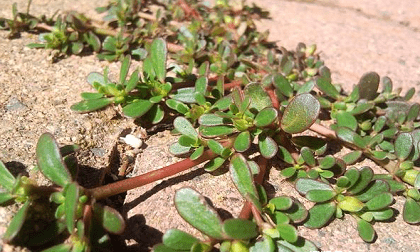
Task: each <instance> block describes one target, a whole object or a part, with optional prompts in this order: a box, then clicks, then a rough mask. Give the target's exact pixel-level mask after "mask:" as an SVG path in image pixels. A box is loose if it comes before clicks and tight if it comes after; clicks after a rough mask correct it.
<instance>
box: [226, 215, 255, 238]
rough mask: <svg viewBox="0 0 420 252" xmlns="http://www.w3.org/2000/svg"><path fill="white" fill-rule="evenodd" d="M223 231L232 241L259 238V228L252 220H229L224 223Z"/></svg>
mask: <svg viewBox="0 0 420 252" xmlns="http://www.w3.org/2000/svg"><path fill="white" fill-rule="evenodd" d="M223 231H224V233H225V234H226V235H227V236H229V238H231V239H235V240H248V239H252V238H255V237H257V236H258V234H259V232H258V226H257V224H255V223H254V222H252V221H250V220H244V219H228V220H226V221H225V222H224V223H223Z"/></svg>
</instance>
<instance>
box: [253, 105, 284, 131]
mask: <svg viewBox="0 0 420 252" xmlns="http://www.w3.org/2000/svg"><path fill="white" fill-rule="evenodd" d="M277 115H278V112H277V110H276V109H275V108H272V107H270V108H265V109H263V110H261V111H260V112H259V113H258V114H257V116H256V117H255V119H254V123H255V126H257V127H266V126H268V125H270V124H272V123H273V122H274V120H276V118H277Z"/></svg>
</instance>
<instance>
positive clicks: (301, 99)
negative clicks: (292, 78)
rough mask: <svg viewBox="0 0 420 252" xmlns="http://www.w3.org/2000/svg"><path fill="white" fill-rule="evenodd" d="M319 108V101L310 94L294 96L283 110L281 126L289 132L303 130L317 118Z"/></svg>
mask: <svg viewBox="0 0 420 252" xmlns="http://www.w3.org/2000/svg"><path fill="white" fill-rule="evenodd" d="M319 110H320V105H319V102H318V100H317V99H315V98H314V97H313V96H312V95H310V94H301V95H298V96H295V98H293V100H291V101H290V102H289V105H288V106H287V107H286V110H285V111H284V114H283V117H282V119H281V128H282V129H283V130H284V131H286V132H287V133H290V134H294V133H300V132H303V131H305V130H306V129H308V128H309V127H310V126H311V125H312V124H313V123H314V122H315V120H316V119H317V118H318V114H319Z"/></svg>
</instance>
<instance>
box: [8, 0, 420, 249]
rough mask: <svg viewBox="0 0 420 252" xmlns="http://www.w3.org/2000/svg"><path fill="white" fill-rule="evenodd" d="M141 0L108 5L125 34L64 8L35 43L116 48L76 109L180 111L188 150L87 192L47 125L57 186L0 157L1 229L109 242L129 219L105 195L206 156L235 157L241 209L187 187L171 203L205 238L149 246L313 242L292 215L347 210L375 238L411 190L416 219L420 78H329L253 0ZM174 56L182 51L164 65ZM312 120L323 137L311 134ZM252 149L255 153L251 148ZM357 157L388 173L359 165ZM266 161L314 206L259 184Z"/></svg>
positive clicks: (43, 143)
mask: <svg viewBox="0 0 420 252" xmlns="http://www.w3.org/2000/svg"><path fill="white" fill-rule="evenodd" d="M143 7H144V5H143V3H142V2H141V1H136V0H130V1H120V0H117V1H113V2H111V3H110V4H109V5H108V6H106V7H104V8H102V9H100V11H108V15H107V17H106V18H107V19H108V20H109V21H110V22H109V24H110V27H112V25H113V24H115V23H116V24H117V27H118V29H119V30H118V31H115V30H112V29H108V30H105V31H104V30H100V29H99V28H97V27H95V26H92V25H90V23H89V22H88V20H86V19H84V18H83V16H82V15H80V14H76V13H72V14H71V15H68V16H67V18H66V19H62V18H61V17H58V18H57V20H56V21H55V26H56V28H54V29H51V33H48V34H47V35H43V36H44V37H45V36H46V38H48V40H47V39H46V42H47V43H46V44H43V45H40V46H41V47H48V46H50V45H52V44H53V42H54V43H56V44H54V47H51V48H55V49H60V50H61V51H62V52H63V53H69V52H70V51H69V48H71V49H72V50H73V48H75V49H77V50H76V51H74V52H73V51H72V53H75V52H77V51H78V50H80V48H82V50H83V49H84V48H86V47H85V45H86V43H88V44H89V43H90V44H89V45H90V46H91V47H92V48H93V49H94V50H95V51H98V52H99V51H100V50H102V49H103V50H104V51H100V52H101V53H100V55H102V56H100V58H102V59H107V60H118V59H120V60H121V61H122V64H121V70H120V76H119V80H118V81H117V82H113V81H111V80H109V79H108V70H107V69H105V70H104V74H100V73H91V74H89V75H88V77H87V81H88V82H89V83H90V84H91V85H92V86H93V88H95V89H96V91H97V93H82V98H83V101H81V102H79V103H76V104H75V105H73V106H72V109H73V110H75V111H78V112H91V111H94V110H97V109H101V108H104V107H106V106H109V105H111V104H117V105H121V106H122V113H123V114H124V115H126V116H128V117H133V118H139V117H141V120H137V121H138V122H141V121H142V120H148V121H150V122H152V123H154V124H157V123H159V122H161V121H162V120H163V118H164V117H165V115H166V116H167V118H168V119H173V126H174V131H173V132H174V133H177V134H179V135H180V137H179V139H178V141H177V142H176V143H174V144H173V145H172V146H171V147H170V151H171V153H173V154H174V155H183V156H185V155H188V156H189V157H188V158H186V159H185V160H183V161H181V162H178V163H175V164H172V165H169V166H167V167H163V168H160V169H157V170H155V171H152V172H149V173H146V174H142V175H139V176H137V177H132V178H128V179H125V180H122V181H118V182H115V183H111V184H108V185H103V186H100V187H97V188H91V189H86V188H84V187H83V186H82V185H79V184H77V182H75V178H76V176H77V162H76V160H75V159H74V157H73V156H72V155H71V154H70V153H71V152H72V151H74V150H76V149H77V148H76V147H75V146H67V147H63V148H61V149H60V148H59V146H58V144H57V143H56V142H55V140H54V138H53V136H52V135H50V134H48V133H46V134H44V135H42V136H41V137H40V140H39V142H38V144H37V150H36V154H37V164H38V168H39V170H40V171H41V172H42V173H43V174H44V175H45V176H46V177H47V178H48V179H49V180H50V181H51V182H52V183H54V185H53V186H37V185H36V182H35V181H32V180H31V179H28V178H25V177H19V176H18V177H17V178H15V177H14V176H13V175H11V174H10V172H9V171H8V170H7V168H6V167H5V166H4V165H3V164H2V163H0V172H1V179H0V184H1V185H2V187H3V188H4V189H5V190H4V191H2V192H1V194H0V200H1V201H0V202H1V203H3V204H9V203H11V202H13V201H16V202H19V203H22V204H23V205H22V207H21V209H20V210H19V211H18V212H17V214H16V215H15V217H14V218H13V220H12V221H11V223H10V225H9V228H8V229H7V231H6V234H5V236H4V239H5V241H6V242H11V243H17V244H24V245H26V246H28V247H30V248H37V249H38V248H45V246H50V245H51V244H50V243H48V242H50V241H51V240H52V239H54V238H55V237H58V236H60V237H63V236H64V237H67V238H68V239H67V241H66V242H64V243H62V244H59V242H56V243H55V245H54V246H53V247H51V248H50V249H47V250H46V251H56V250H59V249H60V251H90V250H95V249H101V248H103V247H106V245H107V243H108V242H109V235H108V234H107V232H108V233H111V234H112V233H114V234H119V233H121V232H123V229H124V225H125V224H124V221H123V218H122V217H121V216H120V214H119V213H118V212H117V211H116V210H114V209H112V208H110V207H107V206H103V205H101V204H100V203H98V202H99V201H100V200H102V199H104V198H107V197H109V196H112V195H116V194H119V193H122V192H125V191H127V190H130V189H134V188H136V187H140V186H142V185H145V184H148V183H151V182H153V181H156V180H160V179H164V178H166V177H169V176H172V175H175V174H177V173H179V172H181V171H185V170H187V169H190V168H192V167H193V166H196V165H198V164H201V163H204V162H206V163H205V164H204V168H203V169H205V170H206V171H208V172H213V171H215V170H217V169H219V168H220V167H222V166H223V165H224V164H226V165H228V167H229V174H230V177H231V179H232V181H233V182H234V184H235V186H236V187H237V189H238V191H239V192H240V194H241V195H242V197H243V198H244V199H245V201H246V203H245V204H244V207H243V209H242V211H241V213H240V214H239V216H238V218H232V219H227V220H222V219H221V218H220V216H219V215H218V214H217V213H216V212H215V210H214V209H213V208H212V207H211V206H210V205H209V204H208V203H207V202H206V200H205V198H204V197H203V196H202V195H201V194H200V193H199V192H198V191H197V190H195V189H192V188H182V189H180V190H178V191H177V192H176V194H175V206H176V208H177V210H178V212H179V214H180V215H181V216H182V217H183V218H184V219H185V220H186V221H187V222H188V223H190V224H191V225H192V226H193V227H195V228H196V229H197V230H199V231H200V232H201V233H202V234H203V235H204V239H201V238H195V237H193V236H191V235H189V234H187V233H185V232H183V231H180V230H177V229H171V230H169V231H167V232H166V233H165V235H164V236H163V243H162V244H158V245H156V246H155V247H154V250H155V251H211V250H212V249H214V248H218V249H219V250H220V251H232V252H237V251H279V250H280V251H290V250H291V251H314V250H317V248H316V246H315V245H314V244H313V243H312V242H311V241H309V240H306V239H304V238H303V237H300V236H299V235H298V233H297V230H296V226H297V225H304V226H306V227H308V228H321V227H323V226H325V225H326V224H327V223H328V222H329V221H331V220H332V219H333V218H342V216H343V215H344V214H349V215H350V216H352V217H353V218H355V219H356V221H357V231H358V232H359V235H360V237H361V238H362V239H363V240H364V241H366V242H374V240H375V237H376V234H375V230H374V228H373V227H374V223H375V222H377V221H387V220H390V219H391V218H393V217H394V216H395V214H396V211H394V210H393V209H392V208H391V207H390V206H391V205H392V203H393V201H394V198H393V196H394V195H402V196H404V197H405V199H406V201H405V203H404V209H403V212H402V214H403V218H404V220H405V221H406V222H407V223H410V224H417V223H420V193H419V189H420V175H419V173H420V171H419V168H418V167H417V165H418V160H419V158H420V154H419V153H420V151H419V148H420V147H419V142H420V134H419V129H418V128H419V126H420V123H419V119H418V117H419V112H420V105H419V104H417V103H413V102H410V101H409V100H410V99H411V98H412V96H413V95H414V89H410V90H409V91H408V92H407V93H406V94H405V95H404V96H401V95H400V92H401V90H393V87H392V82H391V80H390V79H389V78H387V77H384V78H382V86H383V89H382V91H378V87H379V84H380V81H381V80H380V77H379V75H378V74H377V73H375V72H369V73H366V74H365V75H363V76H362V77H361V79H360V81H359V83H358V84H357V85H356V86H355V87H354V88H353V90H352V91H351V92H350V93H346V92H345V90H343V89H342V87H341V86H339V85H337V84H334V83H333V82H332V79H331V73H330V71H329V69H328V67H326V66H324V65H323V62H322V60H321V59H320V57H319V55H318V54H317V53H316V47H315V46H309V47H306V45H304V44H299V45H298V46H297V48H296V51H287V50H286V49H284V48H275V47H274V46H273V44H272V43H269V42H267V41H266V37H267V33H259V32H258V31H256V29H255V25H254V24H253V22H252V18H255V15H257V13H259V14H261V15H263V16H264V12H262V11H261V10H259V9H257V7H249V6H242V9H241V11H237V10H234V9H233V8H231V7H230V6H229V5H228V3H227V1H218V2H217V4H216V6H215V7H214V8H209V7H207V6H205V5H203V4H201V3H200V2H195V1H191V2H190V5H188V4H187V2H186V1H184V0H180V1H175V2H169V3H167V5H166V7H167V8H166V9H165V11H164V13H159V12H157V13H156V17H153V16H152V17H151V16H150V15H145V13H142V12H141V10H142V8H143ZM15 9H16V7H14V13H17V11H16V10H15ZM139 11H140V12H139ZM18 16H19V17H20V18H21V19H22V20H23V21H25V20H27V19H26V17H28V16H25V15H23V16H22V15H20V14H19V15H18V14H14V17H15V18H14V21H11V20H7V23H8V26H7V27H6V28H9V29H10V30H11V31H13V32H15V33H16V32H18V31H19V29H18V28H19V27H23V28H25V29H27V28H28V26H19V25H17V24H19V23H18V22H23V21H22V20H18ZM69 17H73V18H69ZM189 17H194V18H193V19H192V20H189ZM145 20H149V21H150V22H145ZM25 22H26V21H25ZM13 25H15V26H13ZM13 27H17V28H13ZM31 27H32V26H31ZM35 27H38V28H39V25H38V24H37V25H36V26H34V28H35ZM80 27H85V28H86V29H81V28H80ZM23 28H22V29H23ZM46 28H48V27H46ZM87 28H89V29H87ZM13 29H15V30H13ZM129 31H131V32H132V33H131V35H130V36H127V34H126V32H129ZM174 31H176V32H178V33H174ZM86 32H87V33H86ZM72 34H73V35H72ZM82 34H83V35H82ZM86 34H88V35H86ZM89 34H93V35H94V36H96V37H93V35H89ZM95 34H96V35H95ZM140 35H142V36H140ZM89 36H91V37H89ZM105 36H106V37H105ZM161 37H166V39H163V38H161ZM80 38H82V40H80ZM102 39H104V40H103V41H102ZM98 40H99V41H102V42H100V44H102V47H101V48H102V49H100V47H99V46H98V43H97V42H98ZM80 43H81V44H80ZM95 48H96V49H97V50H96V49H95ZM126 54H127V55H126ZM130 55H131V56H130ZM131 58H139V59H142V60H143V65H142V71H141V72H142V75H140V74H139V73H140V70H139V69H136V70H134V71H133V72H132V73H131V75H129V74H128V73H129V67H130V64H131V63H132V62H131ZM168 59H174V60H176V62H175V63H171V64H167V60H168ZM321 111H322V112H323V114H324V115H327V116H323V117H322V120H325V118H327V119H328V120H330V121H331V122H332V124H331V125H330V127H329V128H326V127H324V126H322V120H321V118H320V116H319V115H320V112H321ZM165 112H170V113H165ZM168 115H169V116H168ZM173 115H175V116H173ZM307 130H311V131H313V132H316V133H318V135H317V136H313V135H308V134H306V133H305V132H306V131H307ZM327 140H328V141H327ZM333 143H335V144H339V145H343V146H346V147H348V148H350V149H351V152H350V153H348V154H346V155H344V156H337V155H336V154H335V153H332V152H331V151H329V152H327V150H330V146H331V144H333ZM255 153H258V154H257V157H255V158H250V156H253V154H255ZM326 153H329V154H326ZM362 157H366V158H369V159H371V160H373V161H374V162H376V163H377V164H378V165H379V166H381V167H383V168H384V169H385V170H386V171H387V172H388V174H374V172H373V171H372V169H371V168H369V167H361V168H358V167H352V165H354V164H356V163H357V162H358V161H359V160H360V159H361V158H362ZM270 160H281V162H282V163H283V164H284V165H283V166H282V168H280V167H278V169H281V175H282V177H283V178H284V179H285V180H287V181H289V182H290V183H293V184H294V185H295V187H296V190H297V191H298V192H299V193H300V194H301V195H302V196H304V197H305V198H306V199H307V200H309V201H312V202H314V203H315V205H314V206H313V207H311V208H310V209H306V208H305V207H304V206H303V204H302V203H301V202H299V201H298V200H297V199H294V198H291V197H289V196H287V195H284V196H279V197H275V198H272V199H269V198H268V197H267V194H266V192H265V190H264V188H263V186H261V185H262V182H263V180H264V178H265V174H266V172H267V168H268V167H267V166H268V165H269V164H270ZM37 209H38V210H37ZM39 209H47V210H48V211H45V213H49V214H46V215H45V216H44V219H42V218H41V220H39V217H36V216H38V215H36V214H33V213H34V211H39ZM52 216H54V218H50V217H52ZM37 218H38V219H37ZM42 220H48V222H47V224H44V225H42V227H43V228H42V230H43V231H42V232H39V233H38V234H37V235H35V236H28V235H27V232H28V230H30V228H27V227H28V226H30V225H33V223H34V222H35V221H41V222H42ZM44 222H45V221H44ZM45 237H48V238H50V239H46V238H45ZM45 243H47V244H45ZM42 246H44V247H42Z"/></svg>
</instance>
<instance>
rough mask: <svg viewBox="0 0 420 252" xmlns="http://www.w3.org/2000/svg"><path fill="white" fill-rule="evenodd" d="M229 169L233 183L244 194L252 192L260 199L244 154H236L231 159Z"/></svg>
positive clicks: (251, 193)
mask: <svg viewBox="0 0 420 252" xmlns="http://www.w3.org/2000/svg"><path fill="white" fill-rule="evenodd" d="M229 171H230V176H231V178H232V181H233V183H234V184H235V186H236V188H237V189H238V191H239V192H240V193H241V194H242V196H244V197H245V196H246V195H247V194H250V195H252V196H254V197H255V198H257V199H258V193H257V190H256V188H255V185H254V181H253V177H252V173H251V170H250V168H249V166H248V163H247V161H246V159H245V157H244V156H242V155H241V154H239V153H237V154H235V155H234V156H233V157H232V158H231V160H230V164H229Z"/></svg>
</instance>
